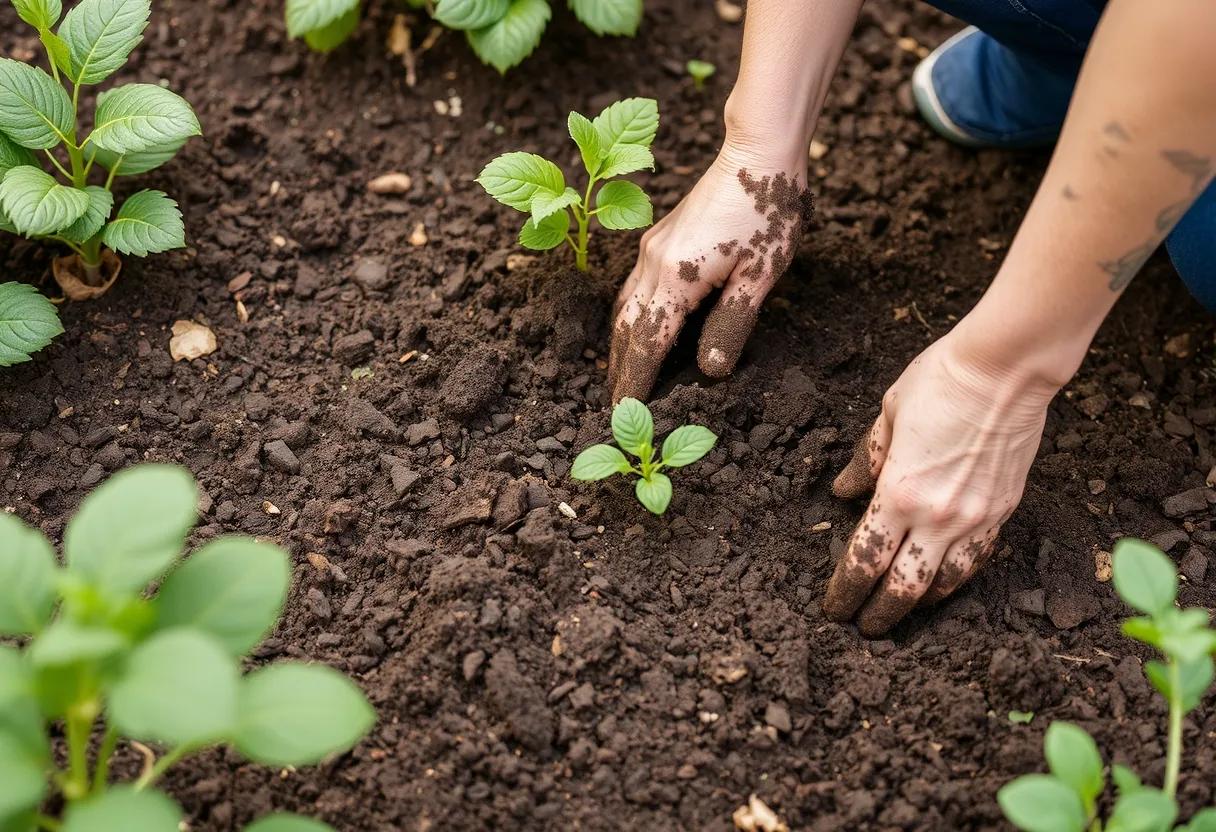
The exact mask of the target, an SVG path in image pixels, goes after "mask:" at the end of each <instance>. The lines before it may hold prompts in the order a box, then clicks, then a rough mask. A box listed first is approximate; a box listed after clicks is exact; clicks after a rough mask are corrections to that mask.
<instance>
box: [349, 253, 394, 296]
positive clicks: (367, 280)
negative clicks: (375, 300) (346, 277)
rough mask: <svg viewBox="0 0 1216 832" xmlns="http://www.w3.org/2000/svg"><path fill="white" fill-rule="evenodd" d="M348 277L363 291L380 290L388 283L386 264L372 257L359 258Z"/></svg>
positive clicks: (385, 287)
mask: <svg viewBox="0 0 1216 832" xmlns="http://www.w3.org/2000/svg"><path fill="white" fill-rule="evenodd" d="M350 279H351V280H353V281H354V282H355V283H356V284H357V285H358V286H359V288H361V289H362V290H363V291H364V292H382V291H384V290H385V289H387V288H388V285H389V278H388V266H386V265H385V264H384V263H382V262H380V261H379V260H376V259H373V258H367V259H365V260H360V261H359V264H358V265H357V266H355V271H354V273H353V274H352V275H351V278H350Z"/></svg>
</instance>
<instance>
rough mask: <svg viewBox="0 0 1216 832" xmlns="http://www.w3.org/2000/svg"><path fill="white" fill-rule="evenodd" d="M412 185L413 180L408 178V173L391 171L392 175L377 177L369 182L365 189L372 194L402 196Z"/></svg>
mask: <svg viewBox="0 0 1216 832" xmlns="http://www.w3.org/2000/svg"><path fill="white" fill-rule="evenodd" d="M413 184H414V180H413V179H411V178H410V175H409V174H408V173H401V172H400V171H393V172H392V173H386V174H384V175H382V176H377V177H376V178H375V179H373V180H372V181H371V182H368V183H367V189H368V190H369V191H371V192H372V193H374V194H403V193H405V192H406V191H408V190H409V189H410V185H413Z"/></svg>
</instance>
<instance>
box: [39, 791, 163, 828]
mask: <svg viewBox="0 0 1216 832" xmlns="http://www.w3.org/2000/svg"><path fill="white" fill-rule="evenodd" d="M181 822H182V810H181V807H180V806H178V805H177V804H176V803H174V802H173V801H172V800H171V799H170V798H169V797H167V796H166V795H164V794H162V793H161V792H158V791H156V790H155V789H138V788H137V787H135V786H115V787H113V788H111V789H109V790H108V791H105V792H102V793H101V794H98V795H96V796H95V797H90V798H87V799H85V800H82V801H80V802H79V803H74V804H72V805H71V806H69V807H68V810H67V813H66V814H65V815H64V818H63V826H62V827H61V832H116V830H119V829H121V830H122V832H177V830H178V829H179V828H180V825H181Z"/></svg>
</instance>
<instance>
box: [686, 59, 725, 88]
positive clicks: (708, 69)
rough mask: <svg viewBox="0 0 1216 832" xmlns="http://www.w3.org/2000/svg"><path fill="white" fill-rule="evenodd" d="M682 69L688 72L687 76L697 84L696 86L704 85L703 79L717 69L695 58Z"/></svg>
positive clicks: (707, 62)
mask: <svg viewBox="0 0 1216 832" xmlns="http://www.w3.org/2000/svg"><path fill="white" fill-rule="evenodd" d="M684 68H685V69H687V70H688V74H689V75H691V76H692V79H693V80H694V81H696V82H697V85H698V86H700V85H701V84H704V83H705V79H707V78H709V77H710V76H712V75H713V74H714V73H715V72H717V71H718V68H717V67H716V66H714V65H713V64H711V63H710V62H709V61H698V60H697V59H695V58H694V59H693V60H691V61H689V62H688V63H687V64H685V65H684Z"/></svg>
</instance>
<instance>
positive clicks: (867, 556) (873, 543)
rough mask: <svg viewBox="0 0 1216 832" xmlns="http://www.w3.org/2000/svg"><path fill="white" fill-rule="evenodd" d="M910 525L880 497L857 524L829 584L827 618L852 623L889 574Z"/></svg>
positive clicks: (826, 594) (825, 607)
mask: <svg viewBox="0 0 1216 832" xmlns="http://www.w3.org/2000/svg"><path fill="white" fill-rule="evenodd" d="M906 531H907V526H906V524H904V523H903V521H902V520H901V518H900V517H899V516H898V515H896V514H895V513H894V512H893V511H890V510H888V509H886V508H885V506H884V505H883V501H880V500H879V499H878V498H877V497H876V498H875V499H874V501H873V502H871V503H870V507H869V509H867V510H866V513H865V516H863V517H862V518H861V522H860V523H858V524H857V528H856V529H855V530H854V531H853V536H852V537H851V538H849V545H848V547H847V548H846V549H845V552H844V555H843V556H842V557H841V558H840V562H839V563H837V564H836V569H835V571H834V572H833V573H832V577H831V579H830V580H829V581H828V588H827V591H826V592H825V593H824V597H823V614H824V615H825V616H827V617H828V618H829V619H830V620H832V621H848V620H849V619H850V618H852V617H853V614H854V613H855V612H857V609H858V607H860V606H861V605H862V603H864V602H865V600H866V598H868V597H869V595H870V590H871V589H873V588H874V584H875V583H876V582H877V581H878V579H879V577H880V576H881V575H882V574H883V573H884V572H886V571H887V567H888V566H889V565H890V564H891V560H892V559H893V558H894V557H895V553H896V552H897V551H898V550H899V546H900V544H901V543H902V542H903V539H904V533H905V532H906Z"/></svg>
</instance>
